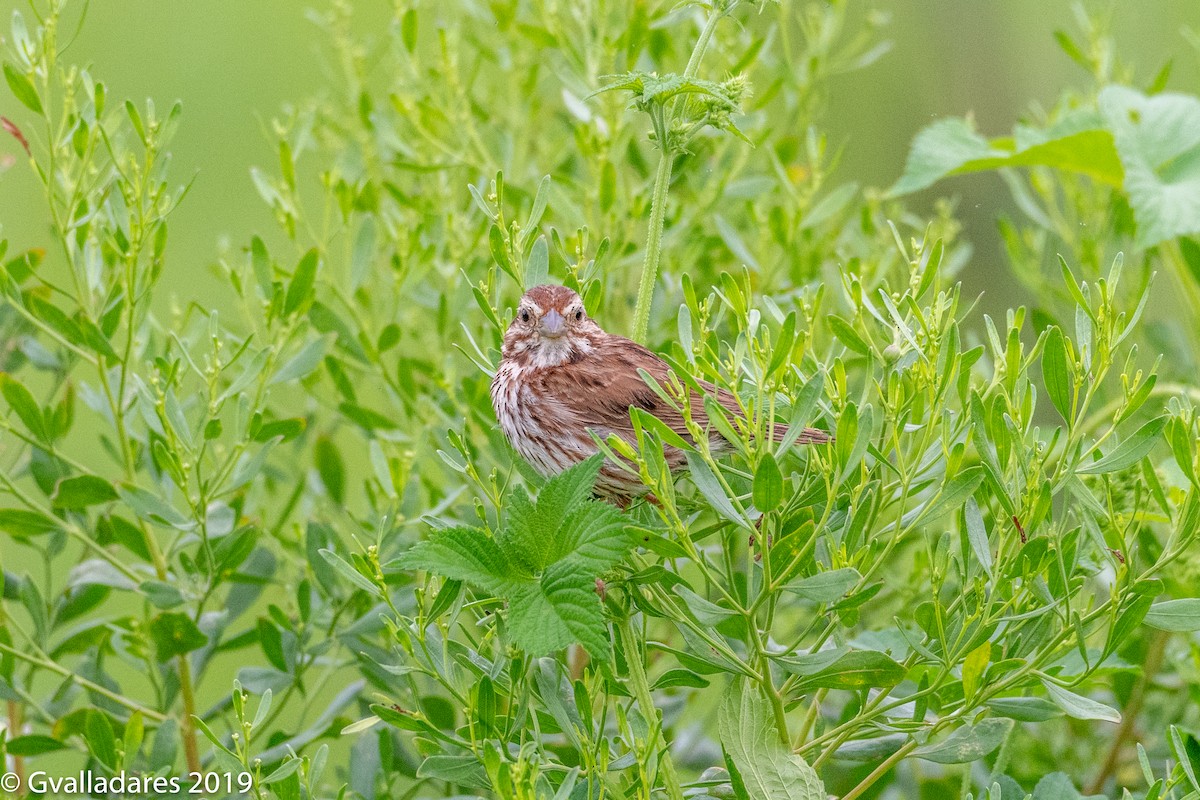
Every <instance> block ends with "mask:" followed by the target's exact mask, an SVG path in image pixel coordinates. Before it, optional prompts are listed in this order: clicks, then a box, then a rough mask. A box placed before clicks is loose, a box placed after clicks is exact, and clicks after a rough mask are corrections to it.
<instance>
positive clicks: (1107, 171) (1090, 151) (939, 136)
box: [888, 110, 1123, 196]
mask: <svg viewBox="0 0 1200 800" xmlns="http://www.w3.org/2000/svg"><path fill="white" fill-rule="evenodd" d="M1034 166H1046V167H1053V168H1055V169H1061V170H1064V171H1067V172H1079V173H1082V174H1084V175H1088V176H1090V177H1092V178H1094V179H1095V180H1097V181H1099V182H1101V183H1106V184H1109V185H1111V186H1119V185H1120V184H1121V180H1122V176H1123V171H1122V166H1121V161H1120V160H1119V159H1118V157H1117V150H1116V148H1115V147H1114V142H1113V135H1112V134H1111V133H1110V132H1109V131H1107V130H1104V129H1103V127H1102V120H1101V118H1100V117H1099V115H1097V114H1096V113H1095V112H1092V111H1086V110H1085V111H1079V112H1075V113H1073V114H1068V115H1067V116H1065V117H1064V118H1062V119H1060V120H1059V121H1058V122H1056V123H1055V124H1054V125H1053V126H1051V127H1050V128H1047V129H1045V130H1036V129H1033V128H1029V127H1026V126H1018V127H1017V129H1016V131H1015V132H1014V135H1013V136H1012V137H1011V138H1005V139H996V140H992V141H988V140H987V139H985V138H984V137H983V136H980V135H979V133H977V132H976V131H975V129H974V127H973V126H972V125H971V123H970V121H969V120H966V119H962V118H957V117H956V118H950V119H943V120H938V121H937V122H935V123H933V124H932V125H930V126H929V127H927V128H925V129H924V130H922V131H921V132H920V133H918V134H917V136H916V138H915V139H914V140H913V144H912V148H911V149H910V150H909V153H908V161H907V163H906V164H905V165H904V174H903V175H902V176H901V178H900V180H898V181H896V183H895V184H893V186H892V187H891V189H889V190H888V193H889V194H891V195H893V196H897V195H903V194H909V193H911V192H916V191H919V190H921V189H924V188H926V187H928V186H932V185H933V184H934V183H936V182H937V181H939V180H941V179H943V178H946V177H949V176H950V175H961V174H965V173H969V172H980V171H984V170H994V169H1001V168H1004V167H1034Z"/></svg>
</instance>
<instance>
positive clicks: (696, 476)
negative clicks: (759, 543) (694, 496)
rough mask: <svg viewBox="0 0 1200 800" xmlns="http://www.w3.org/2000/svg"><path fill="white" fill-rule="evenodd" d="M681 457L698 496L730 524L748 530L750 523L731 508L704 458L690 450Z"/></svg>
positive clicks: (730, 503) (727, 497)
mask: <svg viewBox="0 0 1200 800" xmlns="http://www.w3.org/2000/svg"><path fill="white" fill-rule="evenodd" d="M683 455H684V457H685V458H687V462H688V470H689V472H690V474H691V478H692V483H694V484H696V488H697V489H699V490H700V494H702V495H704V499H705V500H707V501H708V504H709V505H710V506H712V508H713V510H714V511H716V512H717V513H718V514H720V515H721V516H722V517H724V518H725V519H727V520H729V521H730V522H733V523H735V524H736V525H739V526H741V527H743V528H746V529H747V530H749V529H750V523H748V522H747V521H746V519H745V518H744V517H743V516H742V515H741V514H739V513H738V511H737V509H736V508H734V507H733V503H732V502H730V500H729V496H728V495H727V494H725V489H724V488H722V486H721V482H720V481H718V480H717V477H716V476H715V475H713V473H712V470H710V469H709V468H708V464H707V463H705V461H704V458H703V457H702V456H701V455H700V454H699V453H696V452H693V451H691V450H685V451H684V453H683Z"/></svg>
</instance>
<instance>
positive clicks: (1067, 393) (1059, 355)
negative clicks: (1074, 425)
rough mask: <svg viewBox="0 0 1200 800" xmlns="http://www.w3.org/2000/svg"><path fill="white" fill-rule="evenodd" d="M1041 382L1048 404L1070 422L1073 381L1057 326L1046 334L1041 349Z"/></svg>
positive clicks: (1061, 335)
mask: <svg viewBox="0 0 1200 800" xmlns="http://www.w3.org/2000/svg"><path fill="white" fill-rule="evenodd" d="M1042 380H1043V381H1045V383H1046V393H1047V394H1049V395H1050V402H1051V403H1053V404H1054V407H1055V408H1056V409H1058V413H1059V414H1060V415H1062V418H1063V419H1065V420H1066V421H1067V422H1071V393H1072V390H1073V387H1074V381H1072V380H1071V375H1070V371H1069V368H1068V366H1067V349H1066V345H1065V343H1064V340H1063V334H1062V331H1061V330H1060V329H1059V327H1058V326H1057V325H1055V326H1052V327H1051V328H1050V330H1049V332H1048V333H1047V334H1046V343H1045V344H1044V345H1043V347H1042Z"/></svg>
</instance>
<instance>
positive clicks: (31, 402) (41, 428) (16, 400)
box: [0, 373, 50, 443]
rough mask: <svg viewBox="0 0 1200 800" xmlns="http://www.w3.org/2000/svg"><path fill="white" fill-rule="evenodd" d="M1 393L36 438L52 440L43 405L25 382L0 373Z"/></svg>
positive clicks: (42, 440)
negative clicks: (26, 386)
mask: <svg viewBox="0 0 1200 800" xmlns="http://www.w3.org/2000/svg"><path fill="white" fill-rule="evenodd" d="M0 394H3V395H4V400H5V401H6V402H7V403H8V406H9V408H11V409H12V410H13V413H15V414H16V415H17V417H18V418H20V420H21V422H23V423H24V424H25V427H26V428H28V429H29V432H30V433H32V434H33V436H34V438H35V439H37V440H38V441H40V442H47V443H48V442H49V441H50V433H49V430H48V429H47V427H46V418H45V416H44V414H43V412H42V407H41V406H40V405H38V402H37V400H35V399H34V398H33V394H32V393H31V392H30V391H29V390H28V389H26V388H25V386H24V384H22V383H21V382H20V381H18V380H17V379H16V378H14V377H12V376H11V375H6V374H4V373H0Z"/></svg>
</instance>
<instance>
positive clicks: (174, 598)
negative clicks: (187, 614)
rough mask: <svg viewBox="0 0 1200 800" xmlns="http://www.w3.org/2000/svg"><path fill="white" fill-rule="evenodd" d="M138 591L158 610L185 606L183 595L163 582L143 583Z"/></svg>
mask: <svg viewBox="0 0 1200 800" xmlns="http://www.w3.org/2000/svg"><path fill="white" fill-rule="evenodd" d="M138 590H139V591H141V593H142V594H144V595H146V599H147V600H149V601H150V602H151V603H153V604H154V605H155V606H157V607H158V608H175V607H177V606H180V605H183V594H182V593H181V592H180V591H179V589H178V588H176V587H175V586H172V585H171V584H169V583H163V582H162V581H143V582H142V584H141V585H140V586H138Z"/></svg>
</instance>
